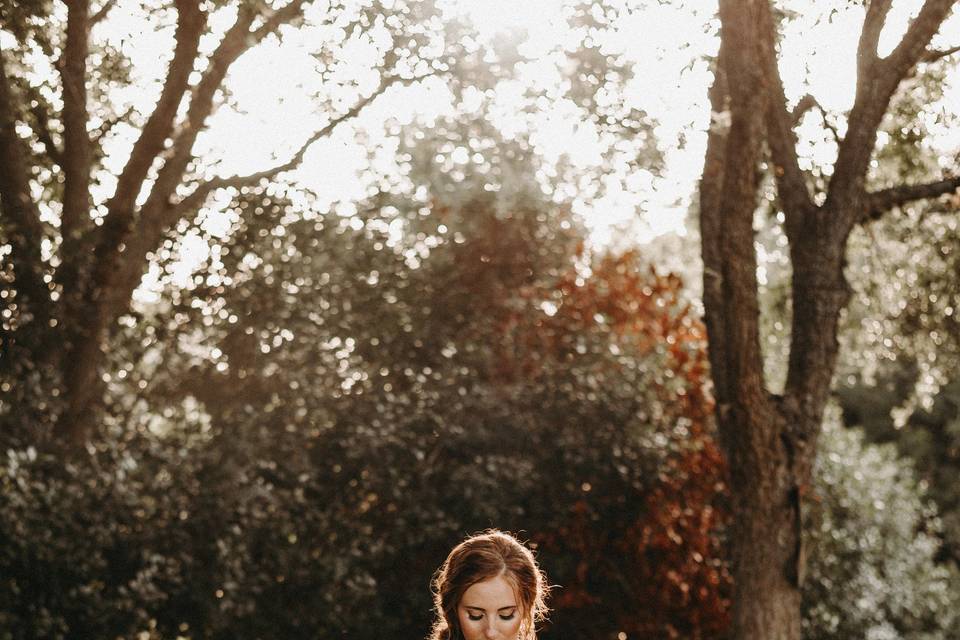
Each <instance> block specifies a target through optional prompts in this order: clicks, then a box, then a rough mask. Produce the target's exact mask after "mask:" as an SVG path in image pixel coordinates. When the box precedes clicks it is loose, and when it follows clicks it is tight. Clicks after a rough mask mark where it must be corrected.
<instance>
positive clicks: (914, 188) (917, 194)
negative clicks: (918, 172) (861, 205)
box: [862, 176, 960, 222]
mask: <svg viewBox="0 0 960 640" xmlns="http://www.w3.org/2000/svg"><path fill="white" fill-rule="evenodd" d="M957 190H960V176H955V177H952V178H946V179H944V180H938V181H936V182H928V183H926V184H912V185H901V186H899V187H893V188H890V189H883V190H881V191H876V192H874V193H871V194H869V195H868V196H867V200H866V202H867V206H866V208H865V211H864V215H863V220H862V221H863V222H869V221H871V220H877V219H879V218H881V217H883V215H884V214H885V213H886V212H888V211H890V210H891V209H893V208H894V207H898V206H900V205H904V204H907V203H908V202H914V201H917V200H927V199H930V198H937V197H939V196H942V195H946V194H948V193H954V192H956V191H957Z"/></svg>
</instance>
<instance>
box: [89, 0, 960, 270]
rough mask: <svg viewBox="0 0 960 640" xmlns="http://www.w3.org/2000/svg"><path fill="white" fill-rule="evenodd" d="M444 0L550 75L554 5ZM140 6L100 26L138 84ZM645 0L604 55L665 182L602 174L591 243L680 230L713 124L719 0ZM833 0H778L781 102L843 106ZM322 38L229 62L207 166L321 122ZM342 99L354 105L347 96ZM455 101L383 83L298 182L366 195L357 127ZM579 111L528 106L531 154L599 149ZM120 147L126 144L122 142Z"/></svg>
mask: <svg viewBox="0 0 960 640" xmlns="http://www.w3.org/2000/svg"><path fill="white" fill-rule="evenodd" d="M449 1H450V2H451V6H452V11H454V12H460V13H466V14H468V15H469V16H470V17H471V19H472V21H473V22H474V23H475V24H476V26H477V29H478V30H479V31H480V33H481V36H482V37H491V36H493V35H495V34H496V33H498V32H502V31H504V30H508V29H513V28H517V27H519V28H522V29H525V30H526V31H527V33H528V38H527V42H526V43H525V45H524V47H523V53H525V54H526V55H527V56H528V57H530V58H533V60H534V62H533V63H531V64H529V65H524V66H523V68H522V69H520V70H519V72H520V73H521V74H524V73H525V74H537V73H549V72H550V69H551V65H553V62H551V61H550V60H549V59H548V56H549V54H550V51H551V50H552V49H553V48H554V47H555V46H556V43H557V42H562V41H564V39H565V38H568V37H569V31H568V29H567V27H566V22H565V20H564V18H563V15H562V11H561V9H562V7H563V1H562V0H524V1H523V2H518V1H517V0H483V1H480V0H449ZM138 4H139V3H137V2H123V1H122V2H121V3H120V5H119V6H118V7H117V8H116V9H115V10H114V12H113V14H112V16H111V18H110V20H108V21H107V22H106V23H105V24H104V26H103V27H101V28H102V29H103V32H102V35H103V36H107V37H109V38H111V39H112V40H113V42H114V43H115V44H116V45H117V46H122V47H124V49H125V50H126V51H127V52H128V53H129V54H130V55H131V56H132V57H133V60H134V69H135V72H136V73H137V75H139V76H141V77H142V78H143V80H144V82H149V81H150V79H153V78H157V77H160V76H161V75H162V72H163V70H164V68H165V65H166V62H165V58H164V57H163V56H160V55H158V53H157V52H167V51H170V49H171V43H172V29H169V30H164V31H159V32H154V31H153V30H152V29H149V28H145V26H144V25H143V23H142V22H141V19H140V18H139V17H138V15H139V12H138V6H137V5H138ZM628 4H630V3H628ZM636 4H640V3H636ZM648 4H649V5H650V7H649V8H646V9H638V10H636V11H634V12H633V15H632V16H631V17H630V18H629V19H627V20H624V21H623V22H622V23H620V24H618V25H617V31H616V33H614V34H611V39H610V42H609V43H608V45H609V47H610V48H611V50H615V51H618V52H623V53H624V54H626V56H627V57H628V59H629V60H630V61H632V62H633V63H634V65H635V68H636V74H635V78H634V79H633V80H632V81H631V82H630V84H629V85H628V87H627V99H628V100H629V101H630V102H631V104H632V105H633V106H637V107H639V108H642V109H644V110H646V111H647V112H648V113H649V114H651V115H652V116H653V117H654V118H655V119H656V120H658V121H659V123H660V126H659V127H658V129H657V135H658V138H659V143H660V145H661V147H662V148H664V149H665V150H666V153H667V170H666V172H665V174H664V176H663V177H662V178H656V179H654V178H652V177H651V176H649V175H641V176H639V177H638V176H633V177H631V178H624V179H622V180H621V179H616V180H611V189H610V190H609V194H608V195H607V196H606V197H604V198H602V199H599V200H593V201H589V202H587V201H579V202H577V203H576V209H577V210H578V211H579V212H580V213H582V214H583V215H584V217H585V219H586V220H587V222H588V224H589V226H590V228H591V233H592V238H593V240H594V241H595V242H597V243H599V244H606V243H609V242H611V241H613V240H614V239H615V238H622V237H623V234H624V228H627V229H629V231H628V232H627V233H629V234H630V236H631V237H632V238H634V239H635V240H636V241H637V242H644V241H647V240H649V239H651V238H653V237H655V236H657V235H660V234H663V233H667V232H675V233H678V234H683V233H684V226H683V225H684V222H685V220H686V216H687V210H688V206H689V203H690V197H691V195H692V194H694V193H695V190H696V181H697V179H698V176H699V172H700V169H701V167H702V162H703V154H704V148H705V143H706V134H705V130H706V126H707V123H708V121H709V109H708V103H707V99H706V93H707V89H708V87H709V85H710V82H711V74H710V73H709V71H708V68H707V64H706V62H705V61H704V60H703V56H704V55H708V54H713V53H714V52H715V51H716V48H717V45H718V41H717V38H716V30H717V25H716V22H715V19H714V15H715V13H716V1H715V0H713V1H711V0H688V1H684V2H679V1H676V2H673V3H663V4H661V3H659V2H649V3H648ZM841 4H845V3H839V2H837V3H832V2H830V3H827V2H822V1H821V2H815V1H814V0H787V1H785V2H783V3H781V5H782V6H785V7H786V8H789V9H793V10H795V11H797V12H798V13H799V14H800V17H799V18H798V19H796V20H794V21H793V22H791V23H790V25H789V27H788V29H787V32H786V37H785V40H784V42H783V54H784V55H783V59H782V70H783V75H784V81H785V83H786V89H787V94H788V99H790V100H796V99H798V98H799V97H800V96H802V95H804V94H806V93H812V94H813V95H814V96H815V97H816V98H817V99H818V100H819V101H820V103H821V104H822V105H823V106H824V107H825V108H827V109H828V110H836V111H842V110H844V109H846V108H849V106H850V105H851V104H852V100H853V88H854V84H855V76H854V71H855V55H854V51H855V47H856V35H857V34H858V33H859V27H860V23H861V21H862V9H860V8H857V7H852V6H846V7H844V8H842V9H841V10H839V11H837V12H835V13H834V14H833V15H832V16H830V15H829V14H828V10H827V9H828V7H829V6H834V5H841ZM851 4H852V3H851ZM920 4H921V0H894V5H893V6H894V8H893V11H892V12H891V15H890V18H889V19H888V25H887V28H886V29H885V30H884V32H883V37H882V42H881V53H885V52H886V50H887V49H889V48H890V47H891V46H892V45H893V43H895V42H896V40H897V39H898V38H899V37H900V36H901V35H902V33H903V30H904V28H905V26H906V24H907V21H908V19H909V18H910V16H911V15H912V14H913V13H915V12H916V10H917V8H918V7H919V6H920ZM825 5H826V6H825ZM217 18H218V21H219V22H221V24H223V25H224V26H225V25H227V24H229V22H230V20H231V18H232V16H231V15H229V14H223V15H219V16H217ZM330 36H331V34H330V33H320V34H318V33H316V31H314V32H304V31H296V30H289V31H288V32H286V33H285V34H284V38H283V42H282V43H276V42H271V43H265V44H264V45H261V46H259V47H258V48H256V49H255V50H253V51H252V52H251V53H248V54H247V55H245V56H244V57H243V58H241V59H240V60H239V61H238V62H237V63H236V64H235V65H234V67H233V70H232V71H231V75H230V77H229V82H228V85H229V89H230V92H231V94H232V100H233V101H234V102H235V103H236V105H238V106H239V107H240V108H241V109H242V111H239V110H235V109H221V110H220V111H218V112H217V113H216V114H215V115H214V117H213V118H211V122H210V128H209V131H208V132H207V133H205V134H204V135H203V136H202V137H201V138H200V140H198V146H197V150H198V152H199V154H200V157H202V158H208V159H209V158H217V159H219V161H218V164H217V167H216V171H217V173H219V174H221V175H227V174H233V173H248V172H252V171H256V170H259V169H263V168H265V167H267V166H270V165H272V164H275V163H276V162H277V160H278V159H281V160H284V159H286V158H287V157H288V156H289V154H290V153H291V152H292V151H293V150H294V149H296V148H297V147H298V146H299V145H300V144H301V142H302V141H303V140H304V139H305V138H307V137H308V136H309V135H310V133H312V132H313V131H315V130H316V129H318V128H319V127H321V126H322V125H323V124H324V121H323V117H322V115H319V114H318V113H317V112H316V109H315V106H314V104H313V102H312V101H311V100H310V99H309V98H308V97H306V96H308V95H309V94H310V92H311V90H313V89H315V88H317V74H316V73H315V71H314V65H315V60H314V59H313V58H311V57H310V56H309V55H308V53H307V48H306V47H305V46H304V43H308V42H310V41H313V42H316V41H317V40H315V38H317V37H330ZM935 43H936V44H938V45H939V46H940V47H943V48H946V47H950V46H956V45H958V44H960V16H954V17H953V18H952V19H951V20H950V21H949V22H948V23H947V24H946V25H945V27H944V29H943V30H942V31H941V34H940V35H939V36H938V37H937V39H936V40H935ZM215 45H216V41H215V39H214V38H212V37H211V38H208V39H207V40H206V41H205V42H204V44H203V46H204V47H205V48H206V49H207V50H209V49H212V47H213V46H215ZM368 55H369V51H368V50H365V49H364V48H363V47H361V46H357V47H354V49H353V51H351V53H350V55H348V56H345V59H350V60H351V61H352V62H353V63H354V64H356V65H357V68H362V67H364V66H368V63H367V62H366V61H365V56H368ZM538 61H540V62H542V64H538ZM553 68H554V69H555V65H553ZM527 80H535V78H532V79H531V78H527ZM367 82H368V87H369V88H372V87H373V86H374V85H375V83H376V82H377V78H376V76H371V77H369V78H368V79H367ZM142 86H143V85H141V86H140V87H138V88H136V89H131V91H130V93H129V95H127V96H124V100H127V101H129V102H131V103H134V104H139V105H141V106H142V108H143V110H144V111H148V110H149V108H150V107H151V106H152V104H153V102H154V101H155V96H156V93H155V92H153V91H144V90H143V89H142ZM504 88H505V90H504V91H503V92H502V95H501V96H500V98H499V100H500V102H501V104H502V105H503V106H504V112H505V113H506V114H508V115H507V116H506V117H504V119H503V121H502V122H500V123H499V126H501V127H506V128H509V127H510V126H511V122H510V120H511V119H510V117H509V113H510V109H509V107H510V99H511V98H510V91H509V89H510V85H509V84H507V85H504ZM945 104H946V105H954V107H953V108H954V109H955V108H956V105H960V82H958V80H957V78H956V76H954V77H953V78H951V82H950V86H949V87H948V90H947V98H946V100H945ZM346 107H349V104H345V105H344V108H346ZM451 109H452V105H451V103H450V96H449V93H448V92H447V91H446V89H445V87H444V85H443V83H442V81H441V80H438V79H433V80H429V81H426V82H424V83H423V84H422V85H419V86H412V87H405V88H396V89H394V90H391V91H390V92H388V93H387V94H386V95H384V96H381V97H380V98H379V99H378V100H377V101H376V102H374V103H373V104H372V105H370V106H369V107H368V108H367V109H366V110H365V111H364V112H363V114H362V116H361V117H360V118H358V119H356V120H355V121H353V122H352V123H351V124H350V125H344V126H341V127H339V128H338V129H337V131H336V133H335V134H334V135H333V136H332V137H331V138H330V139H328V140H323V141H320V142H318V143H317V144H316V145H314V147H313V148H312V149H311V152H310V153H309V154H308V156H307V158H306V161H305V162H304V165H303V166H302V168H301V169H300V170H299V171H297V178H298V179H299V180H300V181H302V183H303V184H305V185H307V186H308V187H310V188H311V189H312V190H313V191H314V192H315V193H316V194H317V196H318V197H319V199H320V201H321V204H322V205H324V203H325V205H324V206H330V205H331V204H333V203H335V202H337V201H343V200H350V199H358V198H360V197H362V196H363V194H364V192H365V187H364V184H363V183H362V182H361V180H360V179H359V178H358V175H359V172H360V171H361V170H362V169H363V168H364V167H365V166H366V163H367V154H366V151H365V149H364V148H362V147H361V146H360V145H358V144H357V143H356V142H355V141H354V133H355V131H356V130H358V129H366V130H368V131H369V132H371V133H372V134H375V135H381V136H382V134H376V133H375V132H378V131H382V130H383V128H382V123H383V121H384V120H385V119H386V118H387V117H389V116H392V117H394V118H396V119H397V120H399V121H400V122H401V123H403V122H408V121H410V120H412V119H414V118H421V119H429V118H430V117H431V116H436V115H439V114H442V113H444V112H447V111H449V110H451ZM575 118H576V115H575V114H573V113H565V112H564V111H563V109H557V110H552V111H544V112H543V113H540V114H538V115H537V117H536V118H535V122H534V135H533V139H534V141H539V143H540V144H539V150H540V151H541V152H542V153H543V154H544V156H545V157H547V158H548V159H555V158H556V157H558V156H559V155H561V154H566V156H567V157H569V158H570V159H571V161H572V162H573V163H574V164H575V165H576V164H578V163H579V164H582V165H588V164H589V163H591V162H593V161H594V160H595V159H596V158H597V157H598V156H599V153H600V149H598V148H597V147H596V145H598V144H599V141H598V138H597V136H596V135H595V132H591V131H590V130H589V129H587V128H585V127H584V126H582V123H580V122H579V121H577V120H576V119H575ZM818 129H821V130H818ZM681 134H683V137H684V138H685V144H683V145H680V144H678V137H679V136H680V135H681ZM942 134H943V135H942V139H941V143H940V144H941V145H942V147H943V149H944V150H945V151H946V150H953V151H954V152H955V150H956V149H957V147H958V146H960V132H958V131H953V132H950V131H943V132H942ZM823 138H824V136H823V135H822V125H821V124H820V122H819V119H817V118H812V117H808V118H806V119H805V121H804V124H803V129H802V130H801V139H802V140H803V139H806V140H809V141H811V142H808V143H806V144H805V147H803V150H804V151H805V152H806V153H808V154H809V156H810V158H812V159H819V160H823V159H831V158H832V157H833V152H834V149H832V148H831V145H830V143H829V142H812V141H817V140H822V139H823ZM118 144H123V142H122V140H121V141H119V142H118ZM951 155H952V153H951ZM124 158H125V153H119V154H118V162H122V161H123V160H124ZM390 162H391V158H390V157H389V155H388V154H386V155H383V156H382V157H380V158H378V160H377V163H378V164H382V165H383V166H382V168H383V169H384V170H389V167H388V166H387V165H389V164H390ZM113 168H114V169H118V167H113ZM107 188H109V185H108V186H107ZM211 219H212V220H213V219H214V216H211ZM638 222H639V224H638ZM190 242H195V243H202V241H200V239H199V238H195V239H192V240H191V239H188V241H187V244H188V245H189V243H190ZM195 248H196V250H197V251H198V252H200V253H204V251H203V250H204V248H205V247H203V246H200V245H199V244H198V245H197V246H196V247H195ZM198 257H200V256H199V255H198ZM187 272H189V267H188V265H184V275H186V273H187Z"/></svg>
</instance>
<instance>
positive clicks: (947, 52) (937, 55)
mask: <svg viewBox="0 0 960 640" xmlns="http://www.w3.org/2000/svg"><path fill="white" fill-rule="evenodd" d="M958 51H960V46H957V47H952V48H950V49H944V50H942V51H941V50H937V49H929V50H927V52H926V53H924V54H923V56H922V57H921V58H920V62H927V63H929V62H936V61H937V60H942V59H944V58H947V57H950V56H952V55H953V54H955V53H957V52H958Z"/></svg>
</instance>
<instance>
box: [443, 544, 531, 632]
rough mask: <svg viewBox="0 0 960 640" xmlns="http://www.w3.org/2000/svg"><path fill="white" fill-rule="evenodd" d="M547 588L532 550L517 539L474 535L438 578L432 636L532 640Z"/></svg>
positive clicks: (460, 546)
mask: <svg viewBox="0 0 960 640" xmlns="http://www.w3.org/2000/svg"><path fill="white" fill-rule="evenodd" d="M546 592H547V586H546V581H545V580H544V577H543V575H542V573H541V572H540V569H539V568H538V567H537V563H536V561H535V560H534V558H533V554H532V553H531V552H530V550H529V549H527V548H526V547H525V546H523V545H522V544H520V542H518V541H517V539H516V538H514V537H513V536H511V535H510V534H507V533H502V532H500V531H488V532H486V533H482V534H478V535H475V536H471V537H469V538H467V539H466V540H464V541H463V542H461V543H460V544H458V545H457V546H456V547H454V549H453V551H451V552H450V555H449V556H447V559H446V561H445V562H444V563H443V566H441V567H440V570H439V571H438V572H437V574H436V576H435V577H434V581H433V593H434V607H435V609H436V612H437V622H436V624H435V625H434V629H433V634H432V636H431V640H479V639H490V640H494V639H496V640H532V639H533V638H535V637H536V633H535V625H536V623H537V622H539V621H540V620H542V619H543V616H544V614H545V613H546V605H545V602H544V598H545V596H546Z"/></svg>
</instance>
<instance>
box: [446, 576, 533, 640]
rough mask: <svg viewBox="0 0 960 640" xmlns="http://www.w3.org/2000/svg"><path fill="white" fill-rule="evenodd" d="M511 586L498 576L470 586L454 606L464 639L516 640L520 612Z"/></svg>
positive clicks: (518, 630)
mask: <svg viewBox="0 0 960 640" xmlns="http://www.w3.org/2000/svg"><path fill="white" fill-rule="evenodd" d="M519 605H520V603H519V602H517V596H516V594H515V593H514V592H513V587H512V586H511V585H510V583H509V582H507V581H506V579H504V578H503V577H502V576H497V577H496V578H490V579H489V580H484V581H483V582H477V583H476V584H473V585H470V588H469V589H467V590H466V591H465V592H464V593H463V597H462V598H460V604H459V605H458V606H457V616H458V618H459V620H460V628H461V629H463V637H464V638H465V639H466V640H517V637H518V635H519V634H520V622H521V621H522V612H521V611H520V606H519Z"/></svg>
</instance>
